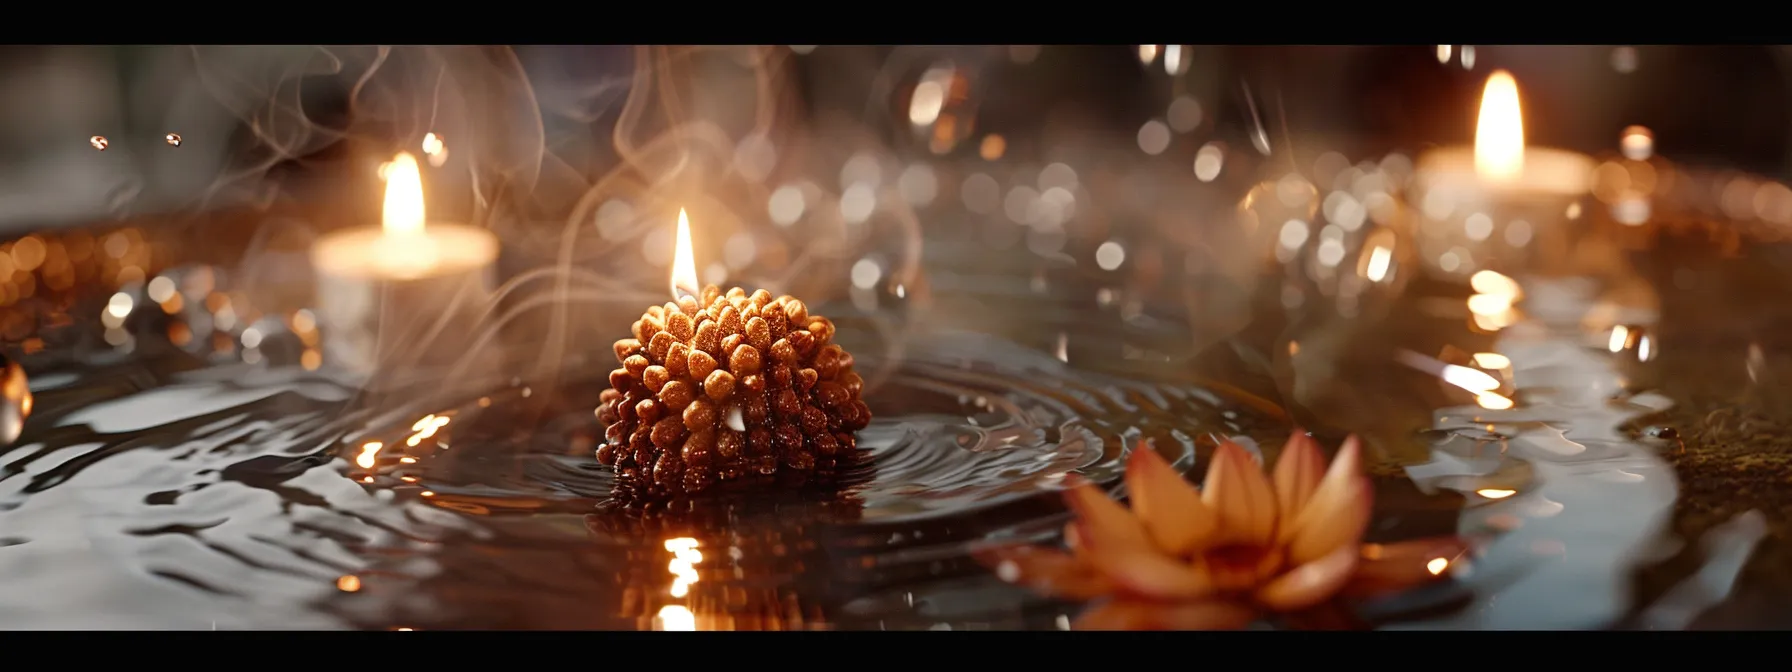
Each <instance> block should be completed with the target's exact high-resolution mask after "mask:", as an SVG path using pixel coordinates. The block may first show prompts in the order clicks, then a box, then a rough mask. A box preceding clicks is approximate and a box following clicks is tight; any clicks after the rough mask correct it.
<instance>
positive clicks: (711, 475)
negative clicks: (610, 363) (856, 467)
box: [597, 285, 871, 499]
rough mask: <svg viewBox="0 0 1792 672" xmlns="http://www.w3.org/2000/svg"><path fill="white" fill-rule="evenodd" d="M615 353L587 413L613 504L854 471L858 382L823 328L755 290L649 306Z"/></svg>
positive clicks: (805, 312)
mask: <svg viewBox="0 0 1792 672" xmlns="http://www.w3.org/2000/svg"><path fill="white" fill-rule="evenodd" d="M634 334H635V337H634V338H625V339H623V340H620V341H617V342H616V360H617V361H618V362H620V363H621V364H622V367H621V368H618V369H616V370H615V371H612V372H610V389H608V390H605V391H604V393H603V397H602V403H601V404H600V405H599V406H598V409H597V415H598V419H599V420H600V421H601V422H603V423H604V424H605V426H606V429H605V432H604V440H603V442H602V443H601V444H600V445H599V447H598V449H597V459H598V461H599V462H601V463H603V464H605V465H607V466H610V467H613V468H614V469H615V470H616V489H617V491H618V494H619V495H626V496H630V497H633V498H643V499H658V498H664V497H671V496H677V495H692V494H697V493H701V492H704V491H706V490H709V489H710V488H712V487H715V486H717V485H718V484H722V483H728V482H741V483H746V482H754V483H757V482H761V481H765V480H768V479H769V480H771V481H773V482H777V483H783V484H790V483H807V482H810V481H814V480H825V479H827V478H830V477H832V476H834V475H836V474H837V472H838V470H839V469H841V468H843V467H846V466H848V465H850V464H852V463H853V462H855V461H856V457H857V454H858V452H857V451H858V443H857V440H856V439H855V438H854V432H857V431H858V430H861V429H864V428H865V426H866V425H867V424H869V423H870V422H871V409H870V408H868V407H867V406H866V405H865V402H864V401H861V400H860V398H859V395H860V392H862V391H863V388H864V384H865V381H864V380H863V379H862V378H860V377H859V374H857V373H854V372H853V358H852V355H851V354H848V353H847V352H846V351H845V350H844V349H842V348H841V347H840V346H839V345H836V344H834V343H833V339H834V323H833V322H831V321H829V320H828V319H827V318H825V317H820V316H816V315H810V314H809V309H808V307H806V306H804V305H803V302H802V301H798V300H796V299H794V298H791V297H789V296H780V297H777V298H772V295H771V293H769V292H767V291H765V290H763V289H761V290H759V291H756V292H753V293H752V294H748V293H747V292H746V291H744V290H742V289H741V288H739V287H736V288H733V289H730V290H728V291H727V292H726V293H724V292H722V291H721V290H720V289H718V288H716V287H715V286H714V285H710V286H708V287H704V288H703V291H702V292H701V293H700V294H699V295H698V297H696V298H693V297H689V296H686V297H682V298H680V299H679V300H678V301H677V302H674V303H667V304H666V305H664V306H653V307H651V308H648V309H647V312H646V314H644V315H642V316H641V319H640V320H639V321H637V322H635V324H634Z"/></svg>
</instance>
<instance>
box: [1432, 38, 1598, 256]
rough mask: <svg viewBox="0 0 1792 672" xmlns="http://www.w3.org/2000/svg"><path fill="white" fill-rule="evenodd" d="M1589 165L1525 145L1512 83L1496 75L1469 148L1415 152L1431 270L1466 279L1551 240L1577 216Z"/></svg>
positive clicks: (1589, 182)
mask: <svg viewBox="0 0 1792 672" xmlns="http://www.w3.org/2000/svg"><path fill="white" fill-rule="evenodd" d="M1593 168H1594V161H1593V159H1592V157H1589V156H1586V155H1584V154H1578V153H1575V152H1570V151H1565V150H1560V149H1550V148H1547V147H1529V146H1526V145H1525V140H1524V113H1523V111H1522V106H1521V105H1520V104H1519V95H1518V82H1517V81H1516V80H1514V79H1513V78H1512V75H1511V74H1509V73H1507V72H1506V71H1504V70H1501V71H1498V72H1495V73H1493V75H1492V76H1490V77H1488V78H1487V85H1486V87H1485V88H1484V89H1483V90H1482V93H1481V109H1480V113H1479V115H1478V117H1477V121H1476V125H1475V145H1474V147H1472V148H1470V147H1447V148H1442V149H1437V150H1433V151H1430V152H1427V153H1425V154H1423V155H1422V156H1420V157H1419V162H1418V166H1417V169H1416V170H1415V172H1414V182H1413V195H1414V198H1413V199H1412V200H1413V206H1414V207H1416V208H1417V210H1418V213H1419V215H1420V218H1419V219H1420V223H1421V234H1422V235H1421V236H1420V245H1419V248H1420V249H1419V251H1420V254H1421V255H1422V256H1423V258H1424V259H1425V262H1426V264H1427V266H1428V267H1429V268H1432V269H1433V270H1436V271H1440V272H1442V273H1443V274H1445V275H1448V276H1454V277H1460V278H1466V277H1468V276H1470V275H1472V274H1474V272H1475V271H1478V270H1482V269H1484V268H1486V267H1488V266H1490V265H1496V264H1497V263H1498V262H1499V261H1501V260H1505V259H1507V258H1509V257H1512V256H1514V255H1515V254H1516V253H1517V252H1519V251H1522V250H1525V249H1527V248H1529V247H1530V246H1531V244H1532V241H1533V240H1537V239H1539V238H1542V241H1543V244H1544V245H1545V246H1550V245H1553V244H1555V243H1557V242H1558V241H1557V239H1556V238H1557V237H1558V236H1559V235H1560V233H1559V232H1560V229H1562V228H1563V227H1562V226H1561V225H1560V224H1559V223H1560V222H1562V221H1563V220H1567V219H1575V218H1578V217H1579V216H1580V210H1581V208H1582V205H1581V203H1580V201H1581V199H1582V197H1584V196H1586V195H1587V193H1588V192H1589V191H1590V190H1591V187H1592V175H1593Z"/></svg>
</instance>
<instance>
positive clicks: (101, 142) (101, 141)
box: [87, 135, 112, 152]
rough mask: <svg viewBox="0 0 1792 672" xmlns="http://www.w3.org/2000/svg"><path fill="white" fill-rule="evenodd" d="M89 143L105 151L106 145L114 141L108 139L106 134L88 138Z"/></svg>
mask: <svg viewBox="0 0 1792 672" xmlns="http://www.w3.org/2000/svg"><path fill="white" fill-rule="evenodd" d="M87 144H90V145H93V148H94V149H97V150H100V151H102V152H103V151H106V146H107V145H110V144H112V143H110V142H107V141H106V136H103V135H96V136H93V137H91V138H88V139H87Z"/></svg>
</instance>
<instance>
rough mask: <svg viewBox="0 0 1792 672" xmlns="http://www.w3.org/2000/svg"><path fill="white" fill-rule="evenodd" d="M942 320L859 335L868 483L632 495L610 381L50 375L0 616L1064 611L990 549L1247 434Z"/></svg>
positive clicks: (12, 472) (1209, 415)
mask: <svg viewBox="0 0 1792 672" xmlns="http://www.w3.org/2000/svg"><path fill="white" fill-rule="evenodd" d="M927 343H928V347H927V348H926V349H925V351H924V352H908V353H906V354H904V355H903V356H902V357H900V358H899V359H886V360H884V361H883V362H881V363H880V362H879V358H878V356H877V355H876V354H875V351H876V349H875V348H869V347H868V348H864V349H861V350H858V351H859V352H866V351H872V354H867V355H862V356H861V357H860V359H861V361H865V362H866V363H867V368H869V369H880V368H881V373H880V375H879V376H878V377H877V378H875V379H874V380H878V381H880V382H879V383H878V385H879V386H878V387H877V389H875V390H874V391H873V392H872V394H870V395H868V399H869V401H870V402H871V404H872V406H873V410H874V413H875V414H876V420H875V422H874V423H873V425H872V426H871V427H869V428H867V429H866V430H865V431H864V432H863V433H862V434H861V445H862V446H864V447H865V448H866V449H868V450H869V451H870V453H871V456H872V457H873V459H872V460H870V461H869V462H870V463H869V466H868V467H867V468H866V469H865V470H864V471H863V472H862V473H859V474H857V475H856V477H855V478H854V479H851V480H850V481H849V485H848V486H847V487H845V488H843V489H839V490H835V491H803V492H793V493H783V494H780V495H772V496H754V497H739V496H737V497H733V498H725V499H709V500H699V501H685V502H675V503H673V504H671V505H670V506H665V505H662V506H658V507H649V508H646V509H633V510H629V509H623V508H621V507H619V506H616V505H614V504H612V503H610V502H609V501H608V497H607V495H608V491H609V486H610V475H609V474H608V472H606V471H605V470H603V469H602V468H600V467H599V466H598V465H597V464H596V462H595V460H594V459H593V458H592V454H591V446H592V439H594V438H596V434H595V432H596V431H597V430H598V428H596V427H595V426H594V423H593V418H592V415H591V408H593V407H594V406H595V400H596V396H597V394H598V393H599V392H601V389H602V383H601V382H598V381H589V382H585V381H573V382H569V383H562V384H560V385H557V386H555V387H553V388H549V387H540V388H537V387H534V386H532V384H531V383H529V382H528V381H521V380H518V381H514V382H513V384H511V385H509V386H506V387H504V388H503V389H485V390H473V391H470V392H441V391H431V392H428V393H423V394H419V393H417V392H414V391H413V392H408V393H402V394H395V395H392V396H390V397H387V398H379V399H375V398H368V397H364V396H360V395H357V394H356V393H355V392H354V391H353V390H351V389H349V388H346V387H343V386H341V385H338V384H337V383H335V382H333V381H331V380H330V379H328V378H326V377H320V376H317V375H308V374H299V373H296V372H290V371H288V370H264V369H255V368H253V367H246V366H237V367H208V366H206V364H205V362H203V361H201V360H199V359H195V358H192V357H190V356H187V355H183V354H180V353H162V354H163V355H164V356H159V357H151V358H147V359H144V358H139V359H140V360H141V361H139V359H133V360H120V361H117V362H112V363H110V364H103V365H101V366H100V368H97V369H89V370H82V371H72V370H71V371H69V372H66V375H60V374H57V373H56V372H52V371H42V372H41V375H39V376H38V378H37V380H39V381H40V382H39V384H38V389H37V390H36V392H37V394H38V403H39V409H38V412H37V414H36V415H34V416H33V418H32V423H31V424H30V426H29V427H27V429H26V432H25V433H24V435H22V436H21V438H20V440H19V442H17V443H16V444H14V445H13V446H10V447H6V448H4V449H0V532H3V536H0V542H3V543H0V606H4V607H6V608H5V609H0V614H7V615H12V616H8V617H6V618H4V619H0V625H4V626H7V627H123V628H198V629H206V628H212V627H216V628H220V629H229V628H283V627H305V628H327V627H358V628H382V629H383V628H397V627H409V628H418V629H423V628H549V629H557V628H673V629H677V628H682V627H687V626H688V627H706V628H707V627H716V628H723V627H726V628H735V629H765V628H792V627H838V628H880V627H883V628H918V627H934V626H938V625H940V624H946V625H952V624H957V626H958V627H964V626H966V625H978V624H981V625H982V626H985V627H1022V626H1037V627H1050V626H1051V624H1052V619H1054V618H1055V614H1056V613H1057V612H1056V611H1052V609H1046V610H1045V611H1040V608H1042V607H1051V605H1049V604H1047V603H1044V602H1041V601H1040V600H1039V599H1038V598H1036V597H1033V596H1031V595H1028V594H1026V593H1024V592H1023V591H1019V590H1016V589H1013V588H1011V587H1008V586H1005V585H1002V584H1001V583H1000V582H999V581H997V580H995V578H994V577H992V576H990V575H989V573H988V571H987V569H986V568H983V567H980V566H978V565H977V564H976V563H975V562H973V561H972V560H971V559H970V550H971V548H972V547H973V546H975V545H977V544H982V543H988V542H990V541H992V540H1004V539H1005V540H1010V541H1012V540H1022V539H1033V538H1044V537H1046V536H1049V535H1052V534H1055V533H1056V531H1057V530H1058V529H1060V528H1061V527H1062V523H1063V513H1062V506H1061V504H1060V503H1059V502H1058V500H1057V498H1056V497H1055V496H1053V495H1054V493H1055V492H1056V491H1057V490H1060V489H1062V488H1063V487H1064V485H1065V483H1066V481H1067V477H1068V476H1069V475H1071V474H1078V475H1081V476H1083V477H1085V478H1089V479H1091V480H1095V481H1097V482H1104V483H1115V482H1117V481H1118V476H1119V474H1120V468H1121V465H1122V464H1123V463H1124V457H1125V455H1126V454H1127V451H1129V450H1131V449H1133V447H1135V446H1139V445H1148V446H1150V447H1152V448H1154V449H1156V450H1158V451H1160V452H1162V453H1163V454H1164V455H1165V456H1166V457H1168V458H1170V459H1171V460H1172V461H1173V462H1174V463H1175V464H1176V465H1177V466H1178V467H1179V468H1181V469H1191V468H1195V467H1196V466H1197V464H1196V459H1195V458H1196V446H1197V443H1198V441H1197V437H1199V436H1201V435H1202V434H1203V433H1204V432H1224V433H1239V432H1242V431H1246V430H1248V429H1250V427H1248V426H1247V424H1244V423H1249V422H1251V416H1249V415H1241V414H1240V413H1238V412H1237V411H1235V410H1233V409H1230V408H1227V407H1226V406H1225V403H1224V402H1223V401H1222V399H1221V398H1220V397H1219V396H1217V395H1214V394H1211V393H1209V392H1207V391H1204V390H1200V389H1195V388H1183V387H1174V386H1168V385H1160V384H1153V383H1145V382H1137V381H1130V380H1122V379H1117V378H1109V377H1104V376H1101V375H1097V374H1091V373H1086V372H1079V371H1077V370H1074V369H1072V368H1071V367H1070V366H1068V365H1067V364H1065V363H1064V362H1062V361H1060V360H1059V359H1058V358H1056V357H1054V356H1053V355H1051V354H1048V353H1045V352H1039V351H1034V350H1028V349H1024V348H1021V347H1019V346H1016V345H1015V344H1013V343H1010V342H1008V341H1004V340H1001V339H998V338H994V337H989V336H981V335H975V334H968V333H933V334H929V335H928V336H927ZM883 364H888V365H889V366H887V367H882V366H881V365H883ZM71 375H72V376H74V377H75V378H76V379H77V380H79V381H80V384H79V385H68V384H65V383H66V382H67V380H68V379H69V378H70V376H71ZM1202 452H1203V453H1204V452H1205V451H1202ZM680 554H682V555H680ZM692 557H701V560H699V561H696V562H690V561H689V559H690V558H692ZM681 558H683V559H681ZM673 570H677V571H673ZM45 585H55V586H60V588H58V590H61V591H63V592H64V594H65V595H66V596H67V599H61V600H56V601H44V600H40V599H37V598H35V597H33V596H35V595H40V594H41V592H40V591H41V590H43V586H45ZM977 595H982V596H984V597H987V598H988V599H983V598H978V599H970V596H977ZM167 605H175V606H176V607H178V608H166V607H167ZM662 609H673V610H674V611H673V612H669V613H670V616H667V615H665V614H662V613H661V610H662ZM677 609H683V610H685V611H684V612H683V613H688V614H689V615H690V617H691V619H695V620H680V619H682V618H683V617H682V616H679V615H678V614H679V613H680V612H677ZM1047 612H1050V613H1047ZM667 618H671V620H670V621H668V620H667ZM1042 619H1043V620H1042Z"/></svg>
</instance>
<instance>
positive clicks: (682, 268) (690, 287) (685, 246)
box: [672, 208, 698, 299]
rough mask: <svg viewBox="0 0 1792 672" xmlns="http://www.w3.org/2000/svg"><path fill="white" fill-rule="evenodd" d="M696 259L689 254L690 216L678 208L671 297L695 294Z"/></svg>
mask: <svg viewBox="0 0 1792 672" xmlns="http://www.w3.org/2000/svg"><path fill="white" fill-rule="evenodd" d="M697 291H698V290H697V261H696V259H695V258H694V257H692V256H691V218H690V216H689V215H686V214H685V212H684V208H679V209H678V244H677V248H676V249H675V250H674V252H673V254H672V298H673V299H677V298H678V297H679V296H680V295H690V296H696V295H697Z"/></svg>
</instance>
